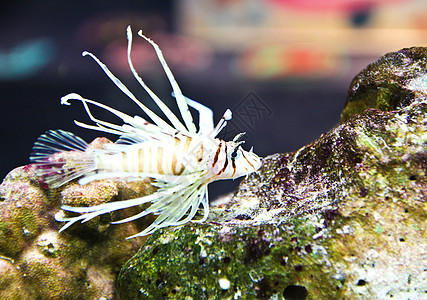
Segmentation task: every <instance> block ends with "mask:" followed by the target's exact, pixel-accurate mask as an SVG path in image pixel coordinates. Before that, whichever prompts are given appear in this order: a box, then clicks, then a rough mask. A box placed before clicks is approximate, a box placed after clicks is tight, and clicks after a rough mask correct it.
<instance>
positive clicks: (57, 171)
mask: <svg viewBox="0 0 427 300" xmlns="http://www.w3.org/2000/svg"><path fill="white" fill-rule="evenodd" d="M87 147H88V144H87V143H86V142H85V141H84V140H82V139H81V138H79V137H77V136H75V135H74V134H72V133H71V132H67V131H64V130H49V131H46V132H45V133H44V134H42V135H41V136H40V137H39V138H38V139H37V141H36V142H35V143H34V147H33V152H32V153H31V155H30V160H31V162H32V163H35V164H37V166H38V168H37V171H36V173H37V175H38V176H40V177H41V178H42V179H43V181H44V182H45V183H47V184H48V185H49V187H50V188H57V187H60V186H61V185H63V184H65V183H67V182H69V181H71V180H73V179H76V178H78V177H81V176H83V175H87V174H88V173H90V172H92V171H94V170H95V168H96V167H95V161H94V153H93V152H90V153H88V152H86V149H87ZM64 151H77V152H79V157H78V159H74V158H73V159H71V160H70V162H68V161H67V158H66V157H65V158H61V159H59V158H55V157H52V155H54V154H55V153H61V152H64Z"/></svg>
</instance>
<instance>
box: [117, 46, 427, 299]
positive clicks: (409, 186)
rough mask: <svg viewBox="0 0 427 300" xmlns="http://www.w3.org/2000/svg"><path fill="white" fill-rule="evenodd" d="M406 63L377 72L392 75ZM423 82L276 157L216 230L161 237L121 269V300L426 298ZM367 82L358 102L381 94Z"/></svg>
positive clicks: (217, 215) (203, 227)
mask: <svg viewBox="0 0 427 300" xmlns="http://www.w3.org/2000/svg"><path fill="white" fill-rule="evenodd" d="M405 51H407V52H408V51H409V50H402V51H400V52H397V53H395V54H388V55H386V56H385V57H383V58H382V59H380V60H379V62H378V63H377V65H378V64H382V63H383V62H385V61H387V63H388V65H389V66H390V68H391V69H393V70H394V69H395V67H394V66H395V65H396V64H397V63H398V62H399V61H398V60H399V59H400V57H401V54H399V53H401V52H405ZM410 51H412V52H411V53H421V54H419V59H420V60H421V61H425V60H426V56H425V49H423V48H421V49H416V48H411V49H410ZM395 60H396V61H395ZM368 69H369V68H368ZM363 72H364V73H366V72H367V71H366V70H365V71H363ZM378 72H380V74H378V78H382V80H383V81H384V82H385V81H388V80H389V79H388V78H389V77H392V75H390V74H391V71H390V70H389V68H386V67H382V69H381V70H380V71H378ZM381 72H382V73H381ZM401 72H402V73H405V72H406V69H405V68H404V67H402V68H401ZM408 72H409V71H408ZM417 76H418V77H413V78H412V79H411V80H409V81H404V82H403V81H402V82H400V83H399V82H397V81H396V80H395V82H396V84H406V85H408V82H410V84H411V87H412V89H413V92H411V93H408V94H405V93H403V92H402V93H400V94H399V95H398V96H396V97H398V98H399V99H397V101H395V100H394V96H393V97H389V98H387V99H388V101H390V103H389V104H387V105H389V107H393V108H392V109H384V110H380V109H373V108H371V109H368V110H365V111H363V112H362V108H360V112H361V113H360V114H354V113H355V112H352V113H351V114H353V116H352V117H346V119H347V121H345V122H343V123H342V124H340V125H339V126H338V127H336V128H334V129H333V130H331V131H330V132H329V133H327V134H324V135H322V136H321V137H320V138H319V139H318V140H317V141H315V142H313V143H312V144H310V145H307V146H305V147H303V148H302V149H300V150H298V151H296V152H294V153H287V154H275V155H271V156H269V157H266V158H265V159H264V161H263V167H262V169H261V170H260V171H259V172H257V173H256V174H252V175H250V176H249V178H247V179H246V180H245V181H243V183H242V184H241V186H240V188H239V190H238V192H237V193H236V194H235V195H234V196H233V197H232V199H231V200H230V201H229V202H228V203H226V204H221V205H219V206H216V207H213V208H212V209H211V212H212V213H211V214H210V217H209V219H208V221H207V222H205V223H203V224H193V223H190V224H187V225H185V226H182V227H179V228H166V229H162V230H159V231H158V232H155V233H154V234H153V235H152V236H151V237H150V238H149V239H148V240H147V242H146V243H145V244H144V245H143V246H142V248H141V249H140V250H139V251H138V253H137V254H136V255H135V256H134V257H133V258H132V259H130V260H129V261H128V262H127V263H126V264H125V265H124V266H123V268H122V270H121V272H120V274H119V276H118V279H117V288H118V292H119V295H120V296H121V299H388V298H393V299H423V298H425V297H426V296H427V267H426V266H427V242H426V241H427V225H426V224H427V223H426V220H427V204H426V198H427V187H426V183H427V177H426V176H427V130H426V124H427V99H426V97H427V95H426V94H427V93H425V85H423V84H424V83H423V82H424V78H425V77H423V76H426V69H425V68H424V71H423V72H422V71H420V72H419V73H418V75H417ZM358 77H359V78H361V77H362V76H361V75H359V76H358ZM364 78H365V79H364V80H366V83H364V84H361V83H360V84H359V85H357V86H356V85H355V84H354V82H353V85H352V87H351V89H352V90H351V92H350V93H353V94H355V95H358V94H360V95H370V94H371V93H376V92H377V90H378V88H377V85H375V84H374V83H373V84H372V89H373V91H372V92H371V91H370V90H369V86H370V85H369V82H367V80H368V79H367V77H366V76H365V77H364ZM390 80H392V79H390ZM361 82H363V80H361ZM416 82H419V84H418V85H417V84H415V83H416ZM359 88H360V89H362V91H360V92H359V90H358V89H359ZM400 88H401V89H402V90H403V89H404V88H403V87H402V86H400ZM393 93H394V92H393ZM400 97H403V98H400ZM405 97H412V98H405ZM361 101H362V100H361ZM396 103H399V104H398V105H396ZM347 107H348V105H347ZM361 107H362V106H361ZM389 110H390V111H389ZM349 115H350V114H349ZM349 115H348V116H349Z"/></svg>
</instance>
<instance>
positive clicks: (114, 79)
mask: <svg viewBox="0 0 427 300" xmlns="http://www.w3.org/2000/svg"><path fill="white" fill-rule="evenodd" d="M82 55H83V56H86V55H89V56H90V57H92V59H93V60H94V61H95V62H96V63H97V64H98V65H99V66H100V67H101V69H102V70H103V71H104V73H105V74H106V75H107V76H108V78H110V79H111V81H112V82H113V83H114V84H115V85H116V86H117V87H118V88H119V89H120V90H121V91H122V92H123V93H124V94H125V95H127V96H128V97H129V98H130V99H131V100H132V101H133V102H135V103H136V105H138V106H139V107H140V108H141V109H142V110H143V111H144V112H145V113H146V114H147V116H148V117H149V118H150V119H151V120H152V121H153V122H154V123H155V124H156V125H157V126H159V127H160V128H162V129H164V130H166V131H174V128H173V127H171V126H170V125H169V124H168V123H166V122H165V121H163V119H162V118H160V117H159V116H157V115H156V114H155V113H154V112H152V111H151V110H150V109H149V108H148V107H146V106H145V105H144V104H142V103H141V102H140V101H138V99H136V97H135V96H134V94H132V92H131V91H129V89H128V88H127V87H126V86H125V85H124V84H123V83H122V82H121V81H120V80H119V79H118V78H117V77H116V76H114V74H113V73H111V71H110V70H109V69H108V68H107V66H106V65H105V64H103V63H102V62H101V61H100V60H99V59H98V58H97V57H96V56H95V55H94V54H92V53H90V52H87V51H84V52H83V53H82Z"/></svg>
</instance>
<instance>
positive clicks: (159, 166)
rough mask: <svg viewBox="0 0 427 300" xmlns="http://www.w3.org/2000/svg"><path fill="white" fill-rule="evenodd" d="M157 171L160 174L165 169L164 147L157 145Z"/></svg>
mask: <svg viewBox="0 0 427 300" xmlns="http://www.w3.org/2000/svg"><path fill="white" fill-rule="evenodd" d="M157 172H158V173H159V174H164V170H163V147H161V146H158V147H157Z"/></svg>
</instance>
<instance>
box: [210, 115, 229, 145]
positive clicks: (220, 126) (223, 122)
mask: <svg viewBox="0 0 427 300" xmlns="http://www.w3.org/2000/svg"><path fill="white" fill-rule="evenodd" d="M232 116H233V114H232V112H231V110H230V109H227V110H226V111H225V113H224V114H223V115H222V118H221V120H219V122H218V124H217V125H216V126H215V128H214V130H213V131H212V133H211V134H210V136H211V137H212V138H214V137H216V136H217V135H218V134H219V133H220V132H221V130H223V129H224V127H225V126H227V121H230V120H231V118H232Z"/></svg>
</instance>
